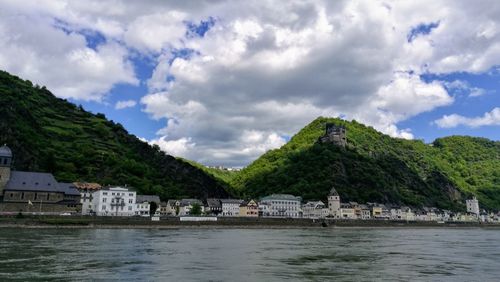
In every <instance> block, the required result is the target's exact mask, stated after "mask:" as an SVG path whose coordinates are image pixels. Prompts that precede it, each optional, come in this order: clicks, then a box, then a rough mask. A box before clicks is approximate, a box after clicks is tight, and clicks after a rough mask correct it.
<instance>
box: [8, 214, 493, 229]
mask: <svg viewBox="0 0 500 282" xmlns="http://www.w3.org/2000/svg"><path fill="white" fill-rule="evenodd" d="M335 227H369V228H371V227H374V228H375V227H381V228H390V227H410V228H419V227H439V228H471V227H474V228H477V227H481V228H498V229H500V224H492V223H480V222H445V223H438V222H426V221H408V222H407V221H391V220H333V219H304V218H301V219H292V218H239V217H219V218H217V221H181V220H180V218H179V217H162V218H161V219H160V221H151V219H150V218H143V217H90V216H68V217H65V216H23V217H16V216H2V217H0V228H103V229H127V228H130V229H135V228H136V229H150V228H151V229H169V228H269V229H275V228H335Z"/></svg>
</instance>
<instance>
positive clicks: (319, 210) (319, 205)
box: [302, 201, 326, 218]
mask: <svg viewBox="0 0 500 282" xmlns="http://www.w3.org/2000/svg"><path fill="white" fill-rule="evenodd" d="M325 208H326V205H325V204H324V203H323V202H322V201H309V202H307V203H305V204H304V205H302V212H303V215H302V217H305V218H323V217H324V214H323V209H325Z"/></svg>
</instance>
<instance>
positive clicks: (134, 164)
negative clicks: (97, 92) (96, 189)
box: [0, 71, 228, 199]
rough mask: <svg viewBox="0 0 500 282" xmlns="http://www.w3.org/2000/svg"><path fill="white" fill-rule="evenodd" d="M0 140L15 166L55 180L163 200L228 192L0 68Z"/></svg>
mask: <svg viewBox="0 0 500 282" xmlns="http://www.w3.org/2000/svg"><path fill="white" fill-rule="evenodd" d="M0 117H1V118H0V132H1V135H0V144H4V143H6V144H8V146H9V147H10V148H11V149H12V150H13V152H14V162H13V166H14V168H15V169H17V170H29V171H44V172H52V173H54V175H55V176H56V178H57V179H58V180H59V181H64V182H73V181H92V182H93V181H95V182H99V183H101V184H104V185H125V184H127V185H128V186H132V187H135V188H136V189H137V190H138V192H140V193H143V194H156V195H159V196H160V197H161V198H162V199H167V198H177V197H195V198H200V199H204V198H206V197H227V196H228V194H227V192H226V188H227V187H226V185H225V184H224V183H223V182H222V181H219V180H217V179H215V178H214V177H213V176H211V175H208V174H207V173H205V172H204V171H202V170H200V169H198V168H197V167H194V166H193V165H191V164H189V163H187V162H185V161H183V160H179V159H176V158H174V157H172V156H168V155H166V154H164V153H163V152H161V151H160V150H159V147H158V146H150V145H148V144H147V143H144V142H142V141H140V140H139V139H138V138H136V137H135V136H133V135H130V134H129V133H128V132H127V131H126V130H125V129H124V128H123V126H122V125H120V124H118V123H115V122H113V121H109V120H107V119H106V117H105V116H104V115H103V114H96V115H94V114H92V113H89V112H86V111H85V110H83V108H82V107H81V106H80V107H77V106H75V105H73V104H71V103H68V102H67V101H65V100H62V99H58V98H56V97H54V96H53V95H52V94H51V93H50V92H49V91H48V90H47V89H46V88H45V87H42V88H40V87H33V86H32V84H31V83H30V82H29V81H23V80H21V79H19V78H17V77H15V76H11V75H9V74H8V73H6V72H1V71H0Z"/></svg>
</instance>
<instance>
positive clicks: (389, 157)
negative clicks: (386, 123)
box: [231, 118, 500, 209]
mask: <svg viewBox="0 0 500 282" xmlns="http://www.w3.org/2000/svg"><path fill="white" fill-rule="evenodd" d="M326 123H337V124H343V125H345V126H346V128H347V139H348V146H347V147H346V148H341V147H338V146H336V145H334V144H320V143H318V142H317V140H318V138H319V137H320V136H322V135H323V134H324V131H325V125H326ZM499 168H500V142H494V141H490V140H487V139H484V138H473V137H462V136H453V137H447V138H441V139H437V140H436V141H435V142H434V143H433V144H424V143H423V142H422V141H418V140H403V139H397V138H391V137H389V136H387V135H384V134H382V133H380V132H377V131H376V130H374V129H373V128H371V127H366V126H364V125H362V124H360V123H357V122H355V121H353V122H345V121H342V120H339V119H331V118H318V119H316V120H315V121H313V122H312V123H311V124H309V125H307V126H306V127H305V128H303V129H302V130H301V131H300V132H299V133H298V134H296V135H295V136H294V137H293V138H292V139H291V140H290V141H289V142H288V143H287V144H286V145H284V146H283V147H282V148H280V149H276V150H271V151H269V152H267V153H266V154H264V155H263V156H262V157H260V158H259V159H257V160H256V161H255V162H253V163H252V164H251V165H249V166H248V167H247V168H245V169H244V170H242V171H241V172H240V173H239V174H238V175H236V176H235V177H234V178H233V179H232V180H231V183H232V185H233V186H234V187H235V189H236V190H237V191H239V193H241V194H242V195H246V196H251V197H259V196H263V195H266V194H270V193H292V194H295V195H301V196H303V197H304V198H305V199H322V200H323V199H326V196H327V194H328V191H329V189H330V188H331V187H332V186H334V187H336V188H337V190H338V192H339V193H340V195H341V197H342V199H343V201H358V202H369V201H371V202H374V201H376V202H383V203H393V204H407V205H411V206H423V205H428V206H438V207H441V208H463V206H464V205H463V204H464V201H465V198H467V197H469V196H471V195H472V194H474V195H477V196H478V198H479V200H480V202H481V204H482V206H484V207H487V208H493V209H499V208H500V170H499Z"/></svg>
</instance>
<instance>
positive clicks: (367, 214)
mask: <svg viewBox="0 0 500 282" xmlns="http://www.w3.org/2000/svg"><path fill="white" fill-rule="evenodd" d="M359 208H360V209H361V217H358V219H362V220H367V219H370V218H371V211H370V208H369V207H368V206H367V205H359Z"/></svg>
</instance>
